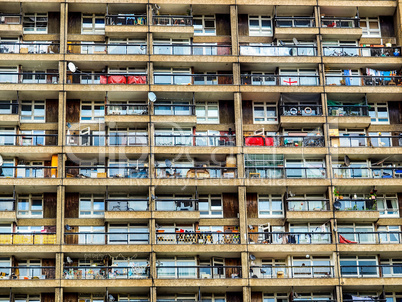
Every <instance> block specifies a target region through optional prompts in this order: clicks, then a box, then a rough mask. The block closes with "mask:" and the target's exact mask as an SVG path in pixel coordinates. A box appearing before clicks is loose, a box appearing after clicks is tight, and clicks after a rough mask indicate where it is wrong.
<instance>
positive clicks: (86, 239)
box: [77, 226, 105, 245]
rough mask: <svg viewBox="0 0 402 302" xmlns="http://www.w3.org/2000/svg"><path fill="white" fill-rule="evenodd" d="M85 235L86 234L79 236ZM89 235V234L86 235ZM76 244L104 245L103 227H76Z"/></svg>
mask: <svg viewBox="0 0 402 302" xmlns="http://www.w3.org/2000/svg"><path fill="white" fill-rule="evenodd" d="M80 233H86V234H80ZM88 233H90V234H88ZM77 235H78V244H86V245H89V244H96V245H104V244H105V227H104V226H80V227H78V233H77Z"/></svg>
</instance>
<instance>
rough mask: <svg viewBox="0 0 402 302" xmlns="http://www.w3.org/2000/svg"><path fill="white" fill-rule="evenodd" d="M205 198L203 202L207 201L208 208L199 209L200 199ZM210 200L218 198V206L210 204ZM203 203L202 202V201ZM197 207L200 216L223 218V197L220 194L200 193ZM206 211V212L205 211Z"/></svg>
mask: <svg viewBox="0 0 402 302" xmlns="http://www.w3.org/2000/svg"><path fill="white" fill-rule="evenodd" d="M202 199H203V200H206V202H205V203H208V210H206V209H205V211H204V210H201V206H200V203H201V200H202ZM212 200H220V202H221V205H220V206H212ZM202 203H204V202H202ZM198 207H199V211H200V217H201V218H223V197H222V195H221V194H206V195H204V194H202V195H199V201H198ZM206 212H208V213H206Z"/></svg>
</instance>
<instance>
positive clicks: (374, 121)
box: [368, 102, 390, 125]
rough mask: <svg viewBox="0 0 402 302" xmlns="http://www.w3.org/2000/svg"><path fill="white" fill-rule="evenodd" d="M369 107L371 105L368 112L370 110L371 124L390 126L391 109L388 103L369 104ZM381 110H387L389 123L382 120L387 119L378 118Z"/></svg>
mask: <svg viewBox="0 0 402 302" xmlns="http://www.w3.org/2000/svg"><path fill="white" fill-rule="evenodd" d="M368 105H369V109H368V110H369V116H370V118H371V124H374V125H389V124H390V117H389V109H388V103H387V102H385V103H378V102H375V103H368ZM379 108H386V114H387V121H381V120H382V119H385V118H380V117H379V116H378V114H379V111H378V109H379ZM372 109H373V110H372ZM372 112H373V113H374V116H371V114H370V113H372Z"/></svg>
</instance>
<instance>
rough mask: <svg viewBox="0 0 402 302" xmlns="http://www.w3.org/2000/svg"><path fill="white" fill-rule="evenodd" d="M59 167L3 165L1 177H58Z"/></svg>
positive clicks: (0, 172)
mask: <svg viewBox="0 0 402 302" xmlns="http://www.w3.org/2000/svg"><path fill="white" fill-rule="evenodd" d="M56 175H57V167H50V166H24V165H19V166H4V165H3V166H2V167H1V171H0V178H1V177H7V178H50V177H52V178H53V177H56Z"/></svg>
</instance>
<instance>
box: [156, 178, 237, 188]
mask: <svg viewBox="0 0 402 302" xmlns="http://www.w3.org/2000/svg"><path fill="white" fill-rule="evenodd" d="M242 182H243V181H242V180H241V179H237V178H203V179H194V178H156V179H154V180H153V181H152V183H153V185H155V186H217V187H219V186H240V185H241V184H242Z"/></svg>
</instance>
